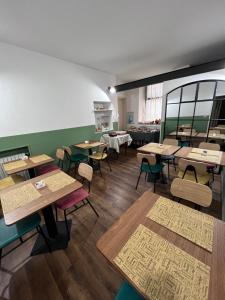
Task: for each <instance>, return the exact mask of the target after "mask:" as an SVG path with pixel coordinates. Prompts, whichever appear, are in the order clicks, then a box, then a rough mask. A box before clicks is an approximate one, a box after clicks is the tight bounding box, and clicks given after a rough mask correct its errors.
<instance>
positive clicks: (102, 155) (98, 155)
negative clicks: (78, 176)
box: [89, 152, 107, 160]
mask: <svg viewBox="0 0 225 300" xmlns="http://www.w3.org/2000/svg"><path fill="white" fill-rule="evenodd" d="M89 157H90V158H92V159H96V160H102V159H105V158H106V157H107V154H106V153H103V154H102V153H101V152H96V153H95V154H92V155H89Z"/></svg>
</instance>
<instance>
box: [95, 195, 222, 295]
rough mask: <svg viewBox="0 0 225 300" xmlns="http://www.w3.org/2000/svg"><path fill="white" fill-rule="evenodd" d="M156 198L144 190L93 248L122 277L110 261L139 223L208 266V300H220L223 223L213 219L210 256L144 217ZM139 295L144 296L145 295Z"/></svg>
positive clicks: (156, 196) (208, 253)
mask: <svg viewBox="0 0 225 300" xmlns="http://www.w3.org/2000/svg"><path fill="white" fill-rule="evenodd" d="M159 197H160V196H159V195H157V194H153V193H151V192H148V191H147V192H145V193H144V194H143V195H142V196H141V197H140V198H139V199H138V200H137V201H136V202H135V203H134V204H133V205H132V206H131V207H130V208H129V209H128V210H127V211H126V212H125V213H124V214H123V215H122V216H121V217H120V219H119V220H118V221H117V222H116V223H115V224H113V225H112V227H110V229H109V230H107V232H106V233H105V234H104V235H103V236H102V237H101V238H100V240H99V241H98V242H97V248H98V249H99V251H100V252H101V253H102V254H103V255H104V256H105V258H106V259H107V260H108V261H109V262H110V263H111V264H112V265H113V266H114V267H115V268H116V269H117V270H118V271H119V272H120V273H121V274H122V275H123V276H124V277H126V275H125V274H123V273H122V271H121V270H120V269H119V267H117V266H116V264H115V263H114V261H113V260H114V258H115V257H116V256H117V255H118V253H119V252H120V250H121V249H122V247H123V246H124V245H125V244H126V242H127V241H128V239H129V238H130V237H131V235H132V233H133V232H134V231H135V230H136V229H137V227H138V226H139V225H140V224H143V225H144V226H145V227H147V228H149V229H150V230H151V231H153V232H155V233H156V234H158V235H160V236H161V237H162V238H164V239H166V240H167V241H169V242H170V243H172V244H174V245H175V246H177V247H178V248H180V249H182V250H183V251H185V252H187V253H188V254H190V255H192V256H193V257H195V258H196V259H198V260H200V261H201V262H203V263H205V264H206V265H208V266H210V267H211V272H210V283H209V294H208V299H209V300H215V299H221V300H222V299H223V298H224V295H225V284H224V282H225V239H224V236H225V223H224V222H222V221H220V220H217V219H214V233H213V250H212V253H210V252H208V251H207V250H205V249H203V248H201V247H199V246H197V245H196V244H194V243H192V242H191V241H189V240H187V239H185V238H183V237H182V236H180V235H178V234H176V233H174V232H172V231H170V230H169V229H167V228H165V227H163V226H161V225H159V224H157V223H155V222H154V221H152V220H151V219H150V218H147V217H146V215H147V213H148V212H149V210H150V209H151V208H152V206H153V205H154V204H155V202H156V201H157V199H158V198H159ZM171 201H172V200H171ZM126 279H127V280H128V281H129V282H130V283H131V284H132V285H133V286H135V285H134V283H133V282H132V280H130V279H129V278H127V277H126ZM136 288H137V287H136ZM139 292H140V290H139ZM143 296H144V297H146V295H143ZM146 299H148V298H146Z"/></svg>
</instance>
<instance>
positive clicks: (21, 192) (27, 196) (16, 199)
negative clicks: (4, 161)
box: [1, 183, 41, 214]
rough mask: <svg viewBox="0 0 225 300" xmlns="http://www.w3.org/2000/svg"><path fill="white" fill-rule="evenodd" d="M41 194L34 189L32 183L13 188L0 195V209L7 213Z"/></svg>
mask: <svg viewBox="0 0 225 300" xmlns="http://www.w3.org/2000/svg"><path fill="white" fill-rule="evenodd" d="M40 196H41V194H40V193H39V192H38V191H37V190H36V188H35V187H34V186H33V185H32V183H28V184H26V185H23V186H21V187H18V188H16V189H13V190H11V191H9V192H7V193H5V194H3V195H2V196H1V203H2V209H3V212H4V214H7V213H9V212H11V211H13V210H14V209H16V208H18V207H22V206H24V205H26V204H27V203H29V202H31V201H33V200H35V199H37V198H39V197H40Z"/></svg>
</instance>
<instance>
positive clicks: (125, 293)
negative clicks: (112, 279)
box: [115, 281, 144, 300]
mask: <svg viewBox="0 0 225 300" xmlns="http://www.w3.org/2000/svg"><path fill="white" fill-rule="evenodd" d="M115 300H144V298H143V297H142V296H141V295H139V294H138V292H137V291H136V290H135V289H134V288H133V287H132V286H131V285H130V284H129V283H128V282H127V281H125V282H123V284H122V285H121V287H120V289H119V291H118V293H117V295H116V298H115Z"/></svg>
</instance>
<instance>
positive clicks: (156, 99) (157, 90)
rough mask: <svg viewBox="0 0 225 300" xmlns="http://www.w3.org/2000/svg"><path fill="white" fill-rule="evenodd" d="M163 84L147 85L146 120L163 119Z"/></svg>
mask: <svg viewBox="0 0 225 300" xmlns="http://www.w3.org/2000/svg"><path fill="white" fill-rule="evenodd" d="M162 95H163V84H162V83H158V84H154V85H149V86H147V100H146V106H145V122H152V121H155V120H156V119H161V113H162Z"/></svg>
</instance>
